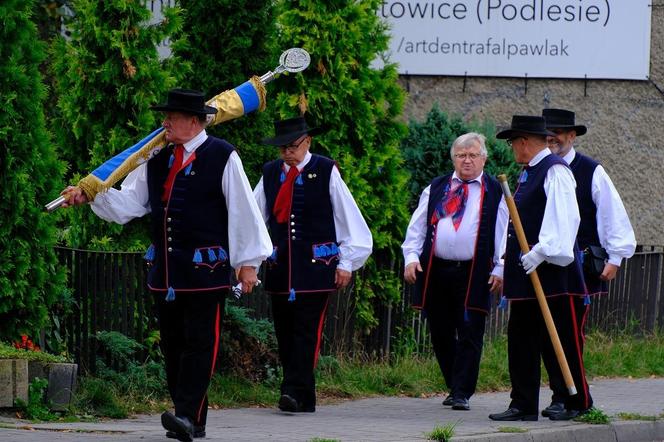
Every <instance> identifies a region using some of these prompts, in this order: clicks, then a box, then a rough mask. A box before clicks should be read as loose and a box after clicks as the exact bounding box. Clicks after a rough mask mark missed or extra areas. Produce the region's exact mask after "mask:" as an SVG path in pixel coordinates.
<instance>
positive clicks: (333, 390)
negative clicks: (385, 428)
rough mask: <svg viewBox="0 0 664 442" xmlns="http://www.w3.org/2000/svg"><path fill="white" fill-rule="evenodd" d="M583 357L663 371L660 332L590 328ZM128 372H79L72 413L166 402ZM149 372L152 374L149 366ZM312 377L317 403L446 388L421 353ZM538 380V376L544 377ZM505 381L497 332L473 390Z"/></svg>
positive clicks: (346, 365) (334, 365) (224, 394)
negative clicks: (112, 379)
mask: <svg viewBox="0 0 664 442" xmlns="http://www.w3.org/2000/svg"><path fill="white" fill-rule="evenodd" d="M585 361H586V369H587V373H588V376H589V377H590V378H598V377H599V378H601V377H629V376H631V377H634V378H647V377H652V376H664V336H662V334H651V335H647V336H642V337H634V336H632V335H630V334H627V333H622V334H614V335H608V334H605V333H601V332H593V333H590V334H588V336H587V340H586V346H585ZM135 371H136V373H137V374H135V375H133V376H130V377H127V376H125V378H124V379H125V383H126V380H127V379H131V380H132V382H130V383H129V384H130V385H129V386H126V385H124V386H123V385H122V384H121V383H118V385H119V386H120V387H123V388H119V387H117V388H116V387H113V385H111V384H112V383H109V382H108V380H105V381H103V382H102V381H95V380H94V379H93V378H87V379H84V382H83V383H82V388H81V391H80V392H79V398H80V399H81V400H80V401H79V402H78V403H79V404H80V406H79V407H77V408H76V409H74V410H73V413H74V414H78V415H84V416H85V415H93V416H108V417H124V416H126V415H127V414H133V413H137V412H160V411H162V410H164V409H166V408H168V407H169V400H168V396H167V395H166V393H165V389H164V386H165V381H159V382H163V383H160V384H159V385H161V386H162V388H161V389H159V388H157V387H156V386H155V385H153V384H154V383H155V380H158V379H155V378H154V374H153V375H151V376H146V375H145V374H144V373H143V371H141V370H138V368H136V369H135ZM148 372H149V373H154V370H150V371H148ZM542 373H543V374H544V373H545V371H544V370H543V371H542ZM316 378H317V380H316V382H317V391H318V397H319V400H320V403H330V402H338V401H342V400H346V399H358V398H362V397H371V396H410V397H428V396H431V395H435V394H440V393H441V392H443V391H446V387H445V384H444V382H443V379H442V376H441V374H440V370H439V368H438V365H437V363H436V361H435V359H434V358H432V357H424V356H408V357H395V358H394V359H393V360H392V361H376V360H371V359H367V358H352V359H350V358H343V357H337V358H335V357H332V356H323V357H321V358H320V360H319V365H318V371H317V374H316ZM145 379H151V383H150V384H147V383H146V384H145V387H148V386H149V387H150V388H143V386H142V385H141V384H143V383H145V382H146V381H145ZM280 379H281V375H280V373H279V372H276V373H273V374H272V375H271V376H270V377H269V378H268V379H267V380H265V381H263V382H259V383H254V382H250V381H248V380H246V379H244V378H240V377H236V376H220V375H215V376H214V377H213V379H212V383H211V386H210V390H209V394H208V396H209V401H210V404H211V406H212V407H214V408H229V407H247V406H267V407H271V406H274V405H275V404H276V402H277V400H278V395H279V382H280ZM542 382H543V383H545V382H546V379H543V380H542ZM509 388H510V382H509V373H508V369H507V341H506V338H505V337H499V338H497V339H494V340H491V341H487V342H486V343H485V348H484V352H483V355H482V362H481V367H480V377H479V380H478V388H477V390H478V392H486V391H496V390H505V389H509ZM159 391H161V394H158V392H159ZM105 407H106V408H105ZM104 408H105V409H104Z"/></svg>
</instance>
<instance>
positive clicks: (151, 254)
mask: <svg viewBox="0 0 664 442" xmlns="http://www.w3.org/2000/svg"><path fill="white" fill-rule="evenodd" d="M143 259H145V260H146V261H154V244H150V247H148V249H147V250H146V252H145V256H143Z"/></svg>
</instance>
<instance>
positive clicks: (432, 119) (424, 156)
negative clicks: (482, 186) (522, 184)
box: [401, 105, 520, 211]
mask: <svg viewBox="0 0 664 442" xmlns="http://www.w3.org/2000/svg"><path fill="white" fill-rule="evenodd" d="M408 128H409V133H408V136H407V137H406V138H404V140H403V141H402V143H401V148H402V150H403V155H404V158H405V166H406V168H407V169H408V171H409V172H410V182H409V183H408V191H409V194H410V195H409V200H410V203H409V207H410V209H411V211H412V210H414V209H415V207H417V202H418V200H419V196H420V194H421V193H422V190H424V188H425V187H426V186H428V185H429V184H430V183H431V180H432V179H433V178H435V177H437V176H439V175H445V174H447V173H451V172H452V171H453V170H454V165H453V164H452V159H451V158H450V148H451V147H452V142H454V140H455V139H456V138H457V137H458V136H460V135H463V134H465V133H467V132H479V133H481V134H483V135H484V136H486V148H487V151H488V153H489V158H488V159H487V162H486V165H485V166H484V171H485V172H487V173H489V174H490V175H494V176H496V175H498V174H502V173H504V174H506V175H507V176H508V177H509V179H510V184H511V186H512V190H514V183H515V182H516V177H517V175H518V173H519V170H520V167H519V166H518V165H517V164H516V163H515V162H514V157H513V155H512V150H511V149H510V148H509V146H507V144H506V143H505V142H504V141H500V140H497V139H496V132H497V131H496V127H495V125H494V124H493V123H492V122H490V121H486V120H485V121H481V122H480V121H470V122H466V121H464V120H463V119H462V118H461V117H460V116H458V115H455V116H449V115H448V114H447V113H445V112H443V111H442V110H441V109H440V108H439V107H438V105H434V107H433V108H432V109H431V110H430V111H429V113H428V114H427V117H426V119H425V120H424V121H422V122H418V121H415V120H411V121H410V123H409V125H408Z"/></svg>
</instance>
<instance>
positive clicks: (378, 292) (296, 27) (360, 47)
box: [276, 0, 408, 331]
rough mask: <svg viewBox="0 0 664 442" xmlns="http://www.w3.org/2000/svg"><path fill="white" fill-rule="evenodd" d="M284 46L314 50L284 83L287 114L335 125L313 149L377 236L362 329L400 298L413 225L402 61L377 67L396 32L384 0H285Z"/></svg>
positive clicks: (280, 100) (359, 294) (361, 287)
mask: <svg viewBox="0 0 664 442" xmlns="http://www.w3.org/2000/svg"><path fill="white" fill-rule="evenodd" d="M279 4H280V9H279V10H280V14H279V16H278V19H277V21H278V23H279V36H278V39H277V41H278V42H279V43H280V46H281V47H288V46H299V47H303V48H304V49H306V50H307V51H309V53H310V54H311V57H312V58H311V66H310V67H309V69H307V70H305V71H304V72H302V73H301V74H298V75H297V76H296V77H295V80H296V81H287V82H286V81H284V82H280V83H279V84H278V85H277V86H278V87H279V89H280V90H281V92H280V93H279V96H278V97H277V100H276V106H277V108H278V114H279V116H280V117H283V118H285V117H292V116H295V115H298V114H299V113H301V112H302V111H304V110H306V111H307V114H306V117H307V118H308V119H309V120H310V123H311V125H313V126H321V127H324V128H327V129H328V131H327V132H326V133H325V134H323V135H320V136H317V137H316V138H315V139H314V142H313V147H312V150H313V151H314V152H317V153H321V154H323V155H327V156H330V157H331V158H333V159H335V160H336V161H337V163H338V165H339V169H340V171H341V175H342V177H343V178H344V181H345V182H346V183H347V184H348V187H349V189H350V191H351V193H352V194H353V196H354V198H355V200H356V201H357V203H358V205H359V207H360V210H361V211H362V213H363V215H364V217H365V219H366V221H367V224H368V225H369V227H370V228H371V231H372V234H373V241H374V249H373V254H372V257H371V258H370V259H369V261H368V263H367V264H366V266H365V267H364V268H363V270H362V271H361V272H358V275H356V281H355V283H356V285H355V290H354V292H353V295H355V297H356V301H357V302H356V309H355V312H356V317H357V319H358V321H357V324H358V325H359V327H358V328H357V329H358V330H360V331H366V330H369V329H370V328H372V327H374V326H375V325H376V324H377V323H378V319H377V318H376V314H375V311H374V310H375V307H376V305H377V304H379V303H393V302H396V301H397V300H398V299H399V298H400V296H401V293H400V284H401V283H400V281H401V271H400V269H396V262H397V259H398V256H399V255H400V249H399V246H400V244H401V241H402V236H403V232H404V229H405V226H406V223H407V212H406V211H407V206H406V204H407V198H408V195H407V193H406V192H403V191H402V189H404V188H405V187H406V183H407V173H406V172H405V170H404V169H403V167H402V157H401V151H400V148H399V144H400V142H401V139H402V138H403V136H404V135H405V133H406V126H405V125H404V124H403V123H401V121H400V115H401V112H402V109H403V103H404V99H405V93H404V91H403V90H402V89H401V87H400V86H399V85H398V83H397V79H398V75H397V70H396V67H395V65H393V64H390V63H387V64H386V65H385V66H384V67H383V68H374V67H373V62H374V60H375V59H376V58H377V57H378V56H379V55H380V54H381V53H383V52H384V51H386V50H387V48H388V41H389V34H388V32H387V28H386V25H385V23H384V22H382V21H381V20H380V19H379V18H378V15H377V14H376V11H377V8H378V7H379V6H380V4H381V1H380V0H362V1H356V0H330V1H325V2H322V1H316V0H298V1H281V2H280V3H279Z"/></svg>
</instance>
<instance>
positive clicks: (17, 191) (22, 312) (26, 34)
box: [0, 0, 64, 340]
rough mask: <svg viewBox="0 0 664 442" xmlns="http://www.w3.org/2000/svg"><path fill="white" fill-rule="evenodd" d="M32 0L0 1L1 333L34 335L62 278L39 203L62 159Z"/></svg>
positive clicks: (53, 188)
mask: <svg viewBox="0 0 664 442" xmlns="http://www.w3.org/2000/svg"><path fill="white" fill-rule="evenodd" d="M33 6H34V2H33V1H32V0H29V1H28V0H5V1H3V2H1V3H0V17H2V26H0V108H2V111H1V112H0V189H2V200H1V202H0V219H1V220H2V221H1V222H0V340H14V339H16V338H18V337H19V336H20V335H21V334H28V335H30V336H32V337H35V336H36V333H37V332H38V331H39V330H40V329H41V327H43V326H44V325H45V324H46V323H47V320H48V312H49V307H50V306H51V305H52V304H53V303H54V302H56V301H57V299H58V296H59V294H60V293H62V291H63V284H64V274H63V273H62V271H60V270H59V266H58V265H57V259H56V256H55V251H54V250H53V246H54V244H55V241H56V229H55V224H54V223H55V218H54V217H53V216H51V215H49V214H47V213H45V212H44V210H43V204H44V203H46V202H47V201H48V200H50V199H51V198H53V197H54V196H56V195H57V193H58V191H59V189H60V188H61V185H62V173H63V164H62V163H61V162H59V161H58V160H57V159H56V156H55V152H54V149H53V144H52V143H51V140H50V139H49V135H48V132H47V130H46V122H45V119H44V112H43V105H44V103H43V101H44V97H45V95H46V90H45V87H44V85H43V83H42V78H41V74H40V73H39V66H40V63H41V62H42V60H43V59H44V48H43V45H42V44H41V43H40V42H39V41H38V39H37V28H36V26H35V25H34V23H33V22H32V11H33V10H32V8H33Z"/></svg>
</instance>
